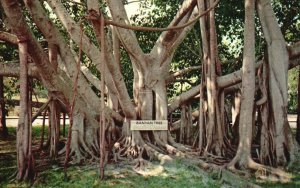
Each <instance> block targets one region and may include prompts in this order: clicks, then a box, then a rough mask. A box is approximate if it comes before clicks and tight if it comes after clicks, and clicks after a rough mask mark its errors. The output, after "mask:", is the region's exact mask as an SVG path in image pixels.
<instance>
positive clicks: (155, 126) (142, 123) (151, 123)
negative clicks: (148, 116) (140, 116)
mask: <svg viewBox="0 0 300 188" xmlns="http://www.w3.org/2000/svg"><path fill="white" fill-rule="evenodd" d="M130 130H132V131H166V130H168V120H131V121H130Z"/></svg>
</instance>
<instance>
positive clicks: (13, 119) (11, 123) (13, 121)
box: [6, 116, 69, 127]
mask: <svg viewBox="0 0 300 188" xmlns="http://www.w3.org/2000/svg"><path fill="white" fill-rule="evenodd" d="M18 118H19V117H18V116H8V117H7V118H6V125H7V126H8V127H15V126H17V125H18ZM60 123H61V124H63V118H62V117H61V118H60ZM42 124H43V116H38V117H37V119H36V120H34V122H33V124H32V125H33V126H36V125H42ZM45 124H46V125H49V120H48V118H47V119H46V122H45ZM66 124H69V119H68V118H67V117H66Z"/></svg>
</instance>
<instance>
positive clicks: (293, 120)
mask: <svg viewBox="0 0 300 188" xmlns="http://www.w3.org/2000/svg"><path fill="white" fill-rule="evenodd" d="M288 120H289V122H290V126H291V128H293V129H295V128H296V127H297V115H294V114H289V115H288ZM60 123H61V124H63V119H62V117H61V119H60ZM6 124H7V126H8V127H9V126H12V127H13V126H17V124H18V116H9V117H8V118H6ZM42 124H43V117H42V116H39V117H38V118H37V119H36V120H35V121H34V122H33V126H35V125H42ZM48 124H49V121H48V119H46V125H48ZM66 124H69V119H67V118H66Z"/></svg>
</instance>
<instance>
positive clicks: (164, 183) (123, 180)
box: [0, 126, 300, 188]
mask: <svg viewBox="0 0 300 188" xmlns="http://www.w3.org/2000/svg"><path fill="white" fill-rule="evenodd" d="M47 129H48V127H47V126H46V127H45V139H46V138H47V132H48V131H47ZM67 129H68V127H66V131H67ZM8 131H9V134H10V135H12V136H11V137H9V139H8V140H0V187H29V186H30V185H29V184H17V183H15V182H10V180H9V179H8V177H10V176H11V175H12V174H13V173H14V172H16V166H17V165H16V152H15V145H16V141H15V137H14V135H15V134H16V128H15V127H8ZM61 131H62V130H61ZM32 135H33V141H34V142H35V143H39V140H40V136H41V126H33V128H32ZM182 163H183V162H182V161H181V160H176V161H174V162H172V163H170V164H166V165H165V166H164V169H163V170H161V171H155V169H157V168H158V167H160V166H159V164H158V163H151V164H149V165H148V166H147V170H146V171H147V172H150V171H151V172H154V173H151V176H150V175H148V176H142V175H138V174H137V173H136V172H134V171H133V170H132V165H128V164H124V163H118V164H109V165H107V167H106V176H105V179H104V180H103V181H100V180H99V178H98V177H99V170H98V164H92V165H86V166H71V167H69V168H68V178H67V179H66V178H65V176H64V172H63V168H62V167H59V166H57V165H56V164H53V165H50V166H48V167H47V170H42V171H41V172H38V174H37V178H36V181H35V183H34V187H41V188H42V187H72V188H73V187H74V188H76V187H78V188H79V187H80V188H81V187H120V188H123V187H124V188H126V187H128V188H135V187H150V188H151V187H153V188H154V187H155V188H157V187H159V188H165V187H175V188H176V187H180V188H181V187H182V188H184V187H188V188H193V187H220V186H221V184H220V183H219V182H218V180H216V179H217V178H216V177H215V176H218V175H216V174H212V173H211V174H208V173H201V171H199V170H197V168H196V167H194V166H187V165H186V164H182ZM38 170H39V169H38ZM292 176H293V178H292V180H291V181H290V182H288V183H278V182H275V183H274V182H271V181H264V182H259V181H257V183H258V184H259V185H260V186H262V187H278V188H279V187H300V174H299V173H296V172H294V173H292ZM251 181H253V182H254V181H255V180H251Z"/></svg>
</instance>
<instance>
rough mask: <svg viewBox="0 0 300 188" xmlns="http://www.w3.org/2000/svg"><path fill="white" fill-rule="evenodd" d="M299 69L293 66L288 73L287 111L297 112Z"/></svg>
mask: <svg viewBox="0 0 300 188" xmlns="http://www.w3.org/2000/svg"><path fill="white" fill-rule="evenodd" d="M298 75H299V70H298V69H297V68H294V69H292V70H290V71H289V75H288V87H289V88H288V113H293V114H295V113H297V101H298V99H297V97H298V77H299V76H298Z"/></svg>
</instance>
